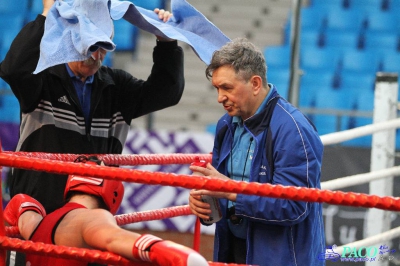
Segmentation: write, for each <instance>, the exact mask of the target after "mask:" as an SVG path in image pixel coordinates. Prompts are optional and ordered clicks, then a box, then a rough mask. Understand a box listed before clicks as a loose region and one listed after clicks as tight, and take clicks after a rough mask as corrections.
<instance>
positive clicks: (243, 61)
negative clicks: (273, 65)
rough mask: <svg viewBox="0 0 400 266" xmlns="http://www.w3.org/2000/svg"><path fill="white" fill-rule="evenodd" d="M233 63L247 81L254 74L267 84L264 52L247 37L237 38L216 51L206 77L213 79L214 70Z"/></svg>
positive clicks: (264, 84) (234, 67)
mask: <svg viewBox="0 0 400 266" xmlns="http://www.w3.org/2000/svg"><path fill="white" fill-rule="evenodd" d="M225 65H231V66H232V67H233V69H234V70H235V73H236V74H237V75H239V76H240V77H241V78H242V79H244V80H245V81H249V80H250V78H251V77H252V76H254V75H258V76H260V77H261V78H262V82H263V86H264V87H266V86H267V77H266V73H267V65H266V62H265V58H264V55H263V53H262V52H261V51H260V50H259V49H258V48H257V47H256V46H255V45H254V44H252V43H251V42H249V41H248V40H247V39H246V38H236V39H233V40H232V41H230V42H228V43H227V44H225V45H224V46H222V47H221V49H219V50H217V51H215V52H214V54H213V56H212V59H211V63H210V64H209V65H208V66H207V68H206V77H207V79H209V80H210V79H211V77H212V74H213V72H214V71H215V70H216V69H218V68H219V67H221V66H225Z"/></svg>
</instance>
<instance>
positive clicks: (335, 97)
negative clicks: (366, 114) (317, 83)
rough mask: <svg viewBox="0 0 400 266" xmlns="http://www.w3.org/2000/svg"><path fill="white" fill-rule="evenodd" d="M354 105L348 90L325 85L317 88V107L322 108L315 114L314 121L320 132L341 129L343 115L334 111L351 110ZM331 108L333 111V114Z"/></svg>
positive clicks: (325, 132) (321, 133) (322, 133)
mask: <svg viewBox="0 0 400 266" xmlns="http://www.w3.org/2000/svg"><path fill="white" fill-rule="evenodd" d="M353 105H354V103H353V102H352V101H351V99H350V98H349V97H347V92H346V91H343V90H337V89H336V90H335V89H332V88H323V87H321V88H320V89H319V90H317V91H316V95H315V107H316V108H317V109H320V112H319V113H318V114H315V115H314V117H313V119H314V120H313V122H314V124H315V126H316V127H317V129H318V133H319V134H320V135H324V134H328V133H333V132H337V131H339V130H340V129H341V123H342V120H343V117H342V116H340V115H338V114H337V113H334V112H333V111H335V110H351V109H352V107H353ZM322 110H325V112H324V113H322V112H321V111H322ZM329 110H331V111H332V113H331V114H330V113H329Z"/></svg>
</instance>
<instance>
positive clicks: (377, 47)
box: [363, 31, 400, 53]
mask: <svg viewBox="0 0 400 266" xmlns="http://www.w3.org/2000/svg"><path fill="white" fill-rule="evenodd" d="M399 43H400V38H399V36H398V34H396V33H395V32H376V31H372V32H371V31H367V32H365V34H364V37H363V49H366V50H368V49H369V50H370V51H371V52H372V51H375V52H379V51H380V52H379V53H382V52H383V51H386V52H387V51H393V52H394V53H395V52H397V51H399V50H400V49H399Z"/></svg>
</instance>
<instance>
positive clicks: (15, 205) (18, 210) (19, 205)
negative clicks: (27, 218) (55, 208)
mask: <svg viewBox="0 0 400 266" xmlns="http://www.w3.org/2000/svg"><path fill="white" fill-rule="evenodd" d="M26 211H34V212H37V213H39V214H40V215H42V216H43V217H45V216H46V210H45V209H44V207H43V205H42V204H41V203H40V202H39V201H37V200H35V199H34V198H32V197H31V196H28V195H26V194H17V195H15V196H14V197H12V199H11V200H10V202H9V203H8V204H7V206H6V208H5V209H4V214H3V215H4V220H6V222H7V223H8V224H9V225H12V226H15V225H18V219H19V217H20V216H21V214H23V213H24V212H26Z"/></svg>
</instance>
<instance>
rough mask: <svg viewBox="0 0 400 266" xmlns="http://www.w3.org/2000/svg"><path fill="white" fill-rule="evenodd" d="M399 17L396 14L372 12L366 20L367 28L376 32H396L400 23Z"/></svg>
mask: <svg viewBox="0 0 400 266" xmlns="http://www.w3.org/2000/svg"><path fill="white" fill-rule="evenodd" d="M398 16H399V15H398V13H395V12H384V11H382V12H376V11H375V12H372V13H370V14H368V16H367V18H366V28H367V30H368V31H375V32H396V31H397V29H398V23H399V22H400V20H399V19H398Z"/></svg>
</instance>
